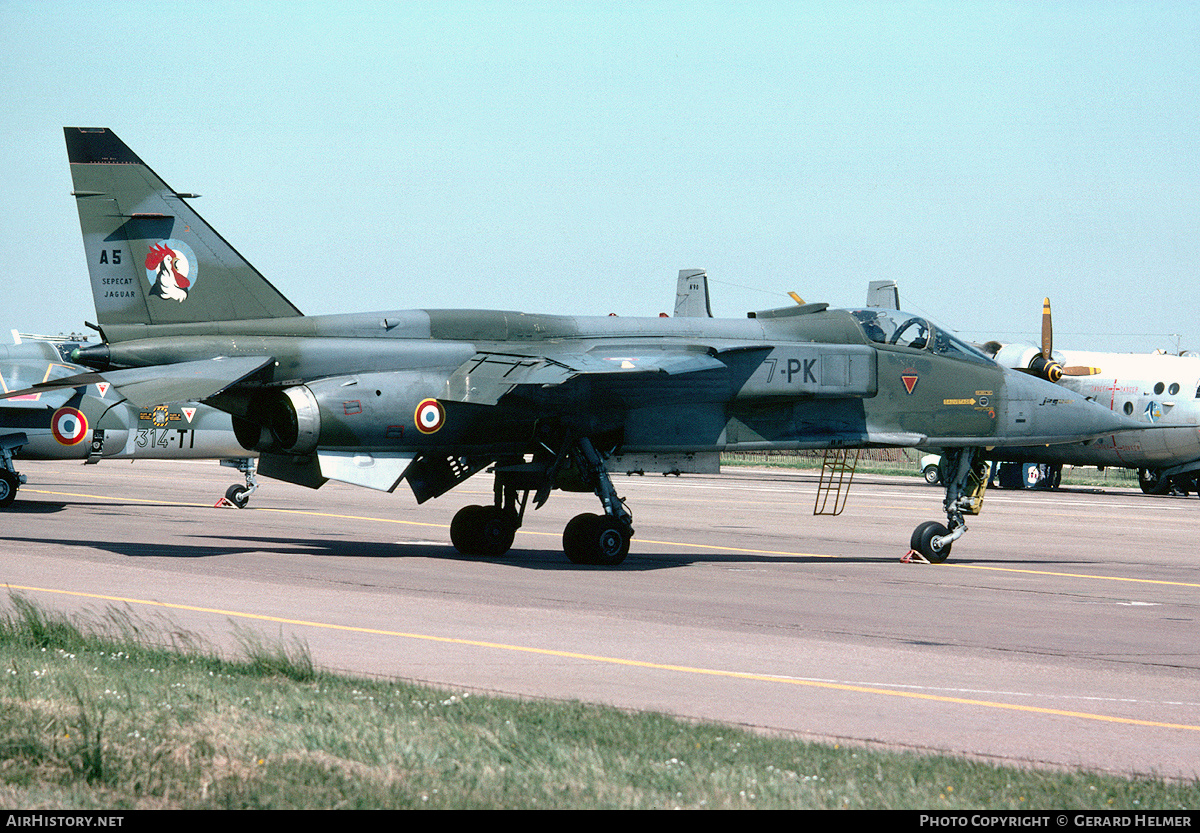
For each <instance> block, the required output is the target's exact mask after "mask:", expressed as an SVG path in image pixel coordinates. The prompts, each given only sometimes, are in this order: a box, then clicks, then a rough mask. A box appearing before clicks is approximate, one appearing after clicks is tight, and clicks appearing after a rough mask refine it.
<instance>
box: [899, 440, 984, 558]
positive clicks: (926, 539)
mask: <svg viewBox="0 0 1200 833" xmlns="http://www.w3.org/2000/svg"><path fill="white" fill-rule="evenodd" d="M940 469H941V474H942V480H943V482H945V484H946V499H945V500H944V501H943V502H942V505H943V507H944V508H945V510H946V520H947V522H948V526H944V525H942V524H940V523H938V522H937V521H926V522H925V523H923V524H919V525H918V526H917V528H916V529H914V530H913V534H912V538H911V539H910V540H909V547H910V549H909V551H908V554H907V555H905V556H904V558H903V559H902V560H903V561H905V562H910V561H918V562H923V563H927V564H941V563H942V562H943V561H945V560H946V559H947V558H949V557H950V548H951V546H952V545H953V543H954V542H955V541H957V540H958V539H959V538H961V537H962V536H963V534H964V533H966V531H967V522H966V520H965V519H964V517H963V516H964V515H978V514H979V510H980V508H982V506H983V493H984V491H985V490H986V489H987V482H988V477H987V462H986V461H985V460H984V459H983V449H982V448H953V449H947V450H946V451H945V453H944V454H943V455H942V462H941V466H940Z"/></svg>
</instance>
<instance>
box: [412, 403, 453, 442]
mask: <svg viewBox="0 0 1200 833" xmlns="http://www.w3.org/2000/svg"><path fill="white" fill-rule="evenodd" d="M413 419H414V420H416V423H417V430H418V431H420V432H421V433H422V434H432V433H433V432H434V431H436V430H438V429H439V428H441V427H442V425H443V423H445V421H446V409H445V408H443V407H442V403H441V402H438V401H437V400H436V399H425V400H422V401H421V404H420V405H418V406H417V411H416V413H415V414H414V415H413Z"/></svg>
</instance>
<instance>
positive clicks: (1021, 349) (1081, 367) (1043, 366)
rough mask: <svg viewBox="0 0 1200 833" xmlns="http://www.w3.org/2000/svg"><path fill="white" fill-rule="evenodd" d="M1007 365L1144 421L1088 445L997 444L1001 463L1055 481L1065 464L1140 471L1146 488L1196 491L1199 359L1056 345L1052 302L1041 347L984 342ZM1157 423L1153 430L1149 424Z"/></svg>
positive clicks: (1044, 319) (1199, 463) (1199, 470)
mask: <svg viewBox="0 0 1200 833" xmlns="http://www.w3.org/2000/svg"><path fill="white" fill-rule="evenodd" d="M982 347H983V349H984V351H985V352H987V353H989V354H990V355H992V356H993V357H994V358H995V360H996V361H997V362H998V363H999V364H1001V365H1004V366H1005V367H1009V368H1013V369H1015V370H1022V371H1025V372H1027V373H1031V374H1033V375H1035V376H1041V377H1042V378H1044V379H1048V380H1050V381H1052V382H1057V383H1058V384H1060V385H1062V386H1063V387H1065V388H1067V389H1069V390H1071V391H1073V392H1075V393H1078V394H1079V395H1081V396H1083V397H1086V398H1087V399H1090V400H1092V401H1093V402H1097V403H1099V404H1101V405H1104V406H1105V407H1107V408H1110V409H1111V410H1113V411H1116V412H1117V413H1121V414H1124V415H1125V416H1128V417H1132V418H1133V419H1137V420H1139V421H1142V422H1145V423H1146V425H1147V430H1146V431H1126V432H1124V433H1122V434H1115V435H1111V436H1107V437H1101V438H1099V439H1095V440H1091V441H1089V442H1085V443H1070V444H1066V445H1059V446H1042V447H1036V448H1008V449H996V451H995V456H996V458H997V459H999V460H1002V461H1013V462H1028V463H1047V464H1049V465H1050V466H1051V467H1052V472H1051V478H1055V477H1056V475H1057V472H1058V471H1060V470H1061V467H1062V466H1063V465H1064V464H1067V465H1076V466H1098V467H1101V468H1104V467H1107V466H1114V467H1118V468H1130V469H1137V470H1138V479H1139V482H1140V483H1141V487H1142V491H1144V492H1146V493H1147V494H1166V493H1168V492H1171V491H1175V492H1180V493H1184V494H1186V493H1187V492H1189V491H1191V492H1196V491H1197V476H1198V475H1200V357H1196V356H1194V355H1177V356H1176V355H1170V354H1166V353H1098V352H1087V351H1079V350H1063V351H1061V352H1056V351H1055V350H1054V336H1053V324H1052V322H1051V316H1050V299H1049V298H1047V299H1045V301H1044V302H1043V307H1042V344H1041V347H1040V348H1039V347H1036V346H1034V345H1029V344H1000V343H999V342H995V341H992V342H988V343H987V344H985V345H982ZM1151 426H1153V428H1151Z"/></svg>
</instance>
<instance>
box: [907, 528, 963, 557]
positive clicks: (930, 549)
mask: <svg viewBox="0 0 1200 833" xmlns="http://www.w3.org/2000/svg"><path fill="white" fill-rule="evenodd" d="M949 534H950V530H948V529H946V527H944V526H942V525H941V524H940V523H938V522H937V521H925V523H923V524H919V525H918V526H917V528H916V529H914V530H913V534H912V538H910V539H909V541H908V546H909V548H910V549H913V550H915V551H916V552H919V553H921V555H923V556H925V560H926V561H928V562H929V563H930V564H941V563H942V562H943V561H945V560H946V559H947V558H949V557H950V548H951V546H952V545H951V544H942V545H941V546H940V547H938V548H937V549H934V546H933V539H934V538H935V537H938V536H944V535H949Z"/></svg>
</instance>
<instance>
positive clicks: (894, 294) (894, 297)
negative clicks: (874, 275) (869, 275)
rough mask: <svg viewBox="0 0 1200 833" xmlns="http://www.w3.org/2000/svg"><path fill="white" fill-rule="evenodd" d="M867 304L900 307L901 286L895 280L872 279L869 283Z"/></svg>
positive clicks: (870, 305)
mask: <svg viewBox="0 0 1200 833" xmlns="http://www.w3.org/2000/svg"><path fill="white" fill-rule="evenodd" d="M867 306H868V307H882V308H883V309H900V287H898V286H896V282H895V281H871V282H870V283H868V284H867Z"/></svg>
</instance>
